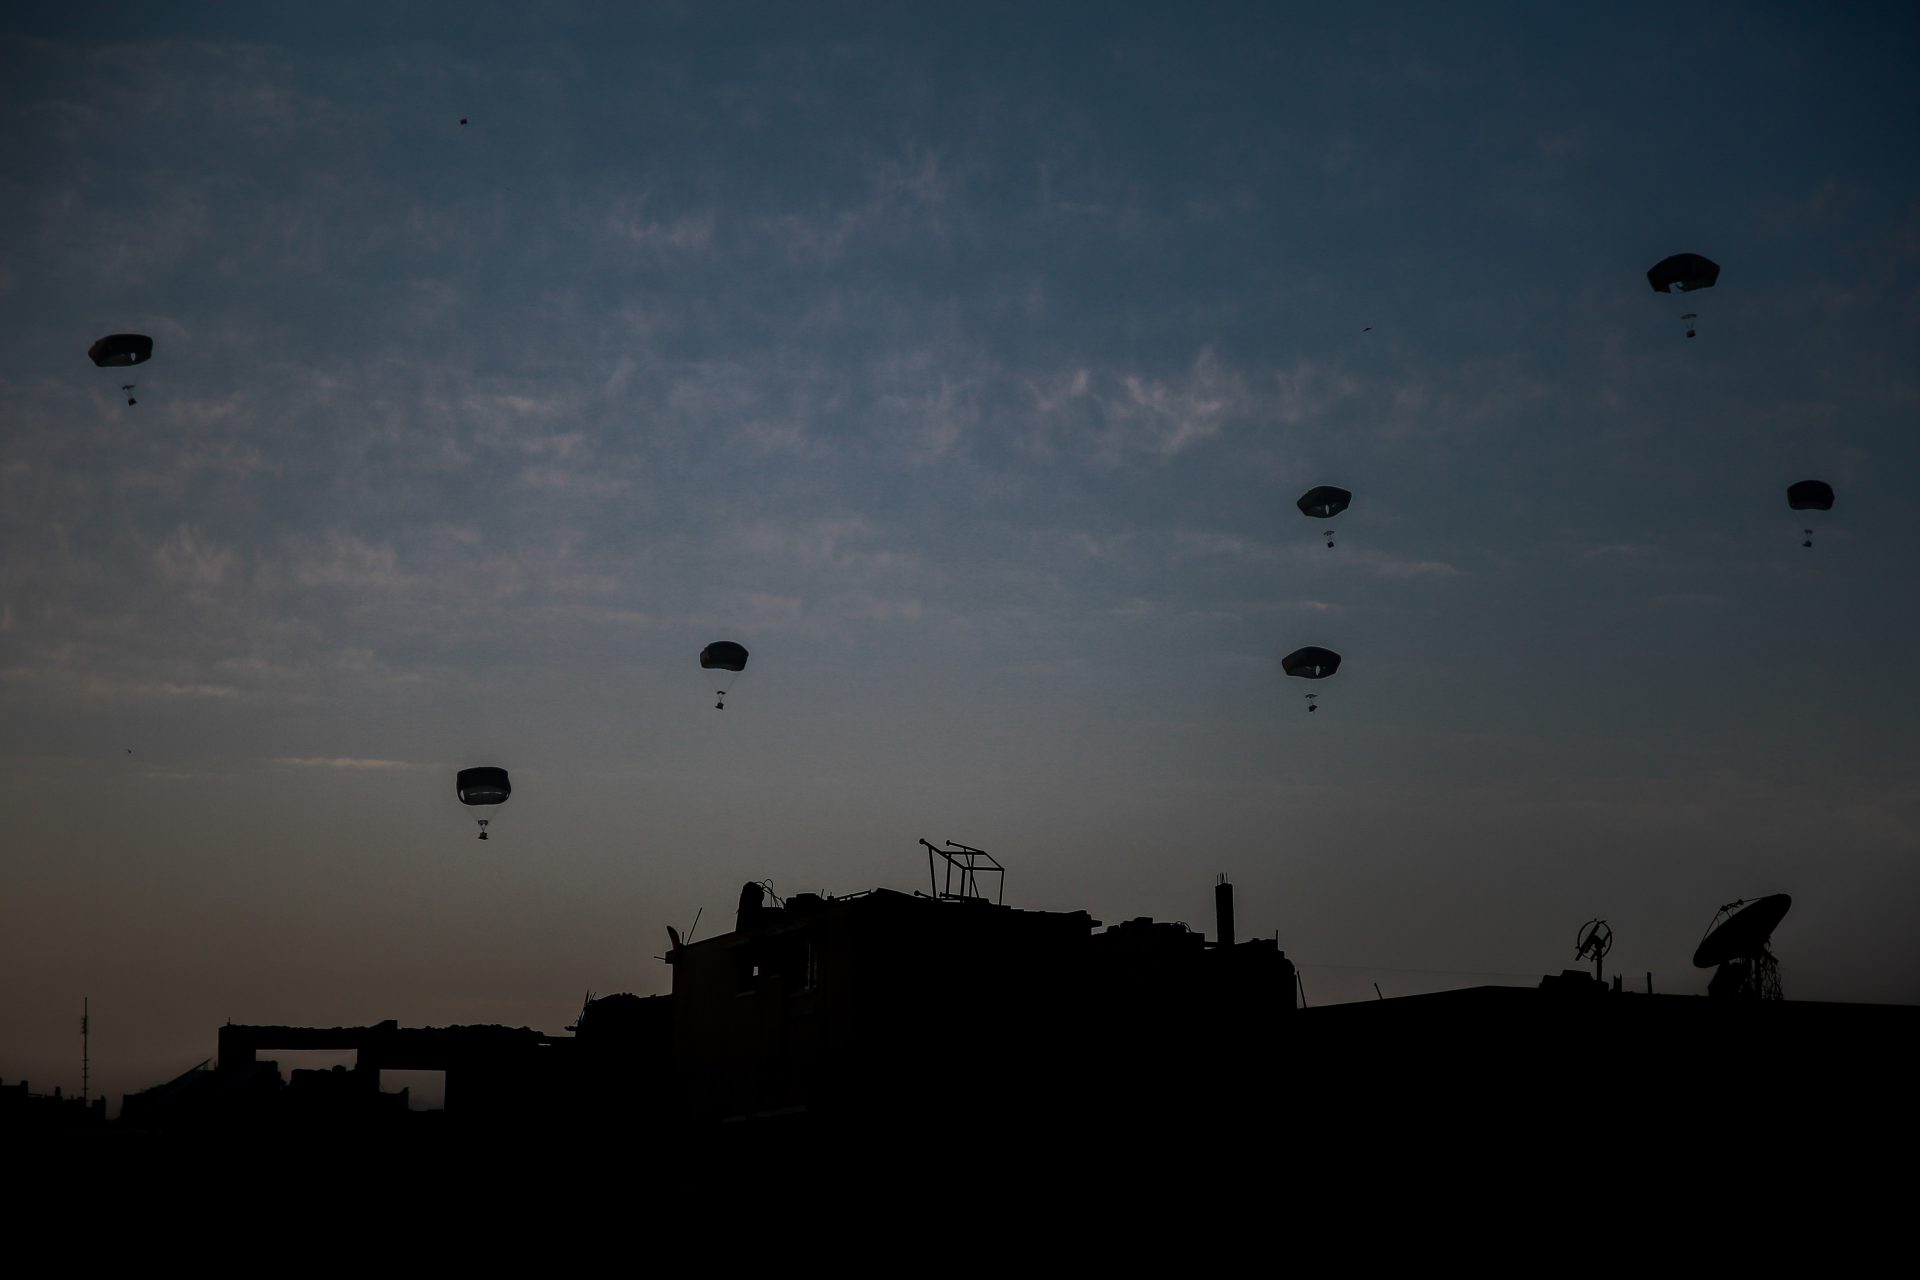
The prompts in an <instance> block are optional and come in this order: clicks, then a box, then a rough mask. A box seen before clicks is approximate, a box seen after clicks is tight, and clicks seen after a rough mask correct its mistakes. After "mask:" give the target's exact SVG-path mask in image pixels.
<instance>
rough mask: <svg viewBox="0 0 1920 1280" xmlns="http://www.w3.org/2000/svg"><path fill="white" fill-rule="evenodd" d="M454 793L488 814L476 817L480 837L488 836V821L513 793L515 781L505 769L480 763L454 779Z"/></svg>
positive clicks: (467, 803) (468, 805)
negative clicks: (508, 775)
mask: <svg viewBox="0 0 1920 1280" xmlns="http://www.w3.org/2000/svg"><path fill="white" fill-rule="evenodd" d="M453 790H454V794H455V795H457V796H459V797H460V803H461V804H464V805H466V806H467V807H468V808H471V809H479V810H480V811H481V812H482V813H485V814H486V815H487V816H486V817H484V818H476V819H475V821H477V822H478V823H479V824H480V838H481V839H482V840H485V839H486V838H487V823H488V822H489V821H490V820H491V818H492V816H493V812H494V810H496V809H498V808H499V807H500V806H501V805H503V804H505V803H506V802H507V797H508V796H510V795H512V794H513V783H512V782H511V781H509V780H508V778H507V771H506V770H505V769H500V768H495V767H494V766H492V765H480V766H477V767H475V768H472V769H462V770H461V771H460V772H459V774H457V775H456V776H455V777H454V780H453Z"/></svg>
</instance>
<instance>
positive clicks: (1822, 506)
mask: <svg viewBox="0 0 1920 1280" xmlns="http://www.w3.org/2000/svg"><path fill="white" fill-rule="evenodd" d="M1787 505H1788V506H1789V507H1791V508H1792V509H1793V510H1795V511H1831V510H1833V486H1832V485H1830V484H1828V483H1827V482H1826V481H1825V480H1801V481H1799V482H1798V483H1796V484H1790V485H1788V486H1787ZM1801 532H1802V533H1803V534H1804V535H1805V536H1806V541H1804V542H1802V543H1801V544H1800V545H1801V546H1803V547H1810V546H1812V545H1813V530H1811V529H1803V530H1801Z"/></svg>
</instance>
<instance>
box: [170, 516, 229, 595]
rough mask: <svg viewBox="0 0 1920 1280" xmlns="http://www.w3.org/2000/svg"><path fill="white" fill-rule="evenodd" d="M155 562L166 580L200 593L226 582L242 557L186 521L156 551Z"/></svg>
mask: <svg viewBox="0 0 1920 1280" xmlns="http://www.w3.org/2000/svg"><path fill="white" fill-rule="evenodd" d="M153 562H154V567H155V568H156V569H157V570H158V571H159V574H160V580H161V581H162V582H165V583H167V584H168V585H170V586H175V587H184V588H186V589H187V590H188V591H190V592H194V593H196V594H200V593H205V592H207V591H210V590H212V589H213V588H215V587H217V586H219V585H220V584H221V583H223V582H225V581H226V578H227V573H228V572H229V571H230V570H231V569H232V568H233V567H234V565H235V564H237V563H238V562H239V557H238V556H237V555H235V554H234V552H233V551H232V550H231V549H229V548H227V547H223V546H220V545H219V544H218V543H216V542H214V541H212V540H211V539H210V538H208V537H207V536H206V535H205V534H203V533H201V532H200V531H199V530H197V529H195V528H194V527H193V526H192V525H188V524H182V525H180V526H179V527H178V528H176V529H175V530H174V531H173V532H172V533H171V534H168V535H167V539H166V541H165V542H163V543H161V544H160V546H159V547H158V548H157V549H156V550H155V551H154V553H153Z"/></svg>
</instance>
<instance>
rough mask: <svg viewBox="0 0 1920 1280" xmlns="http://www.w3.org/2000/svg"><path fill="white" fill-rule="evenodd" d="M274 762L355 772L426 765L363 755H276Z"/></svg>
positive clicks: (280, 764) (300, 767)
mask: <svg viewBox="0 0 1920 1280" xmlns="http://www.w3.org/2000/svg"><path fill="white" fill-rule="evenodd" d="M273 762H274V763H275V764H276V765H279V766H281V767H282V768H286V769H334V770H348V771H353V772H373V771H391V770H396V769H420V768H425V767H426V766H424V765H418V764H413V763H411V762H410V761H406V760H375V759H370V758H367V757H361V756H275V757H274V760H273Z"/></svg>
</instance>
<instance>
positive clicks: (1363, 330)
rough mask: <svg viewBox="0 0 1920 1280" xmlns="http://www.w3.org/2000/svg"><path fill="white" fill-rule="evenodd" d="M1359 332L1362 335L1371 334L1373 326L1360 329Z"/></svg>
mask: <svg viewBox="0 0 1920 1280" xmlns="http://www.w3.org/2000/svg"><path fill="white" fill-rule="evenodd" d="M1360 332H1362V333H1372V332H1373V326H1372V325H1368V326H1367V327H1366V328H1364V329H1362V330H1361V331H1360Z"/></svg>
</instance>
